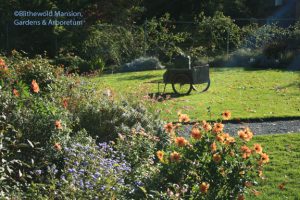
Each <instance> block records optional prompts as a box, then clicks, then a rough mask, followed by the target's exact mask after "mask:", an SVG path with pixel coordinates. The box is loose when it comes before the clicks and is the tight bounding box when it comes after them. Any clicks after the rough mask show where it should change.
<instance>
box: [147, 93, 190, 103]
mask: <svg viewBox="0 0 300 200" xmlns="http://www.w3.org/2000/svg"><path fill="white" fill-rule="evenodd" d="M148 96H149V98H151V99H155V100H156V101H158V102H163V101H167V100H171V99H176V98H179V97H183V96H185V95H178V94H175V93H161V92H155V93H148Z"/></svg>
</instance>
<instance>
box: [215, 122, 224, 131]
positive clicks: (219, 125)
mask: <svg viewBox="0 0 300 200" xmlns="http://www.w3.org/2000/svg"><path fill="white" fill-rule="evenodd" d="M223 129H224V124H222V123H215V124H214V128H213V132H214V133H220V132H222V131H223Z"/></svg>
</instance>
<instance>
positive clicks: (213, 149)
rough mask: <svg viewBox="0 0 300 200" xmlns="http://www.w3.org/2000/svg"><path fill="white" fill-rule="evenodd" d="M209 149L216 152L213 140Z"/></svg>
mask: <svg viewBox="0 0 300 200" xmlns="http://www.w3.org/2000/svg"><path fill="white" fill-rule="evenodd" d="M210 149H211V151H212V152H216V151H217V144H216V143H215V142H213V143H211V145H210Z"/></svg>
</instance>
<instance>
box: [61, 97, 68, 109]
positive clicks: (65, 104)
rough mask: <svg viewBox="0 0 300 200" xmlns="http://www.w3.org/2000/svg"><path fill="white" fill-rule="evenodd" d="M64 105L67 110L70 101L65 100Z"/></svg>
mask: <svg viewBox="0 0 300 200" xmlns="http://www.w3.org/2000/svg"><path fill="white" fill-rule="evenodd" d="M62 104H63V107H64V109H67V108H68V105H69V102H68V99H66V98H64V99H63V102H62Z"/></svg>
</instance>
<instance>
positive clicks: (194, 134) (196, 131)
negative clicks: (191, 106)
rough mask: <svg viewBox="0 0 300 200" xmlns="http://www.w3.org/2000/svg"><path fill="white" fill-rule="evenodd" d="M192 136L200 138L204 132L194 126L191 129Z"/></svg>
mask: <svg viewBox="0 0 300 200" xmlns="http://www.w3.org/2000/svg"><path fill="white" fill-rule="evenodd" d="M191 136H192V138H194V139H196V140H199V139H201V137H202V134H201V133H200V130H199V129H198V128H193V129H192V131H191Z"/></svg>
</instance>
